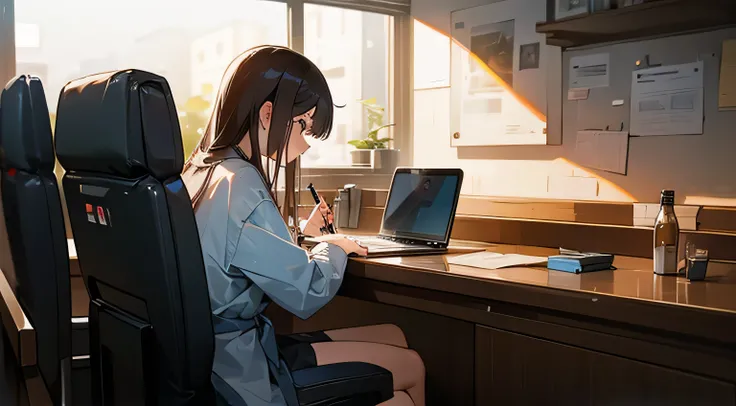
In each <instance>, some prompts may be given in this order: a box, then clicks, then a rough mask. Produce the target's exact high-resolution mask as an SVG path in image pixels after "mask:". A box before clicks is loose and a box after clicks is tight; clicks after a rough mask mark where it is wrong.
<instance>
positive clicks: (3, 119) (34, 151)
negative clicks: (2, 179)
mask: <svg viewBox="0 0 736 406" xmlns="http://www.w3.org/2000/svg"><path fill="white" fill-rule="evenodd" d="M54 159H55V158H54V146H53V140H52V136H51V120H50V118H49V108H48V106H47V105H46V94H45V93H44V91H43V85H42V84H41V80H40V79H39V78H37V77H35V76H29V75H20V76H17V77H15V78H14V79H12V80H11V81H10V82H8V84H7V85H6V86H5V89H3V91H2V95H0V166H1V167H2V168H4V169H10V168H14V169H21V170H24V171H28V172H31V173H35V172H38V171H53V170H54V164H55V160H54Z"/></svg>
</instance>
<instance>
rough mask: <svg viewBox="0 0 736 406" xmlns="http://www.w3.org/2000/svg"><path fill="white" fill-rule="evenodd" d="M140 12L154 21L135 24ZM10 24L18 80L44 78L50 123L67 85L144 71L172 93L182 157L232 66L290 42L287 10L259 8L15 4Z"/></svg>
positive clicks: (78, 0) (78, 1)
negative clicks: (264, 47)
mask: <svg viewBox="0 0 736 406" xmlns="http://www.w3.org/2000/svg"><path fill="white" fill-rule="evenodd" d="M139 10H146V13H147V14H148V15H155V16H156V18H140V15H139ZM15 17H16V69H17V72H18V73H19V74H21V73H32V74H36V75H38V76H39V77H41V80H42V81H43V83H44V87H45V90H46V98H47V102H48V105H49V111H50V112H51V115H52V119H53V117H54V115H55V112H56V104H57V100H58V97H59V92H60V90H61V88H62V87H63V86H64V85H65V84H66V83H67V82H68V81H70V80H73V79H76V78H79V77H81V76H84V75H88V74H92V73H98V72H103V71H108V70H117V69H126V68H137V69H142V70H148V71H151V72H153V73H157V74H160V75H162V76H165V77H166V79H167V80H168V81H169V84H170V85H171V88H172V91H173V94H174V98H175V101H176V106H177V109H178V113H179V118H180V121H181V125H182V136H183V138H184V146H185V154H187V155H188V154H189V153H190V152H191V150H192V149H193V148H194V145H195V144H196V142H197V140H198V139H199V137H200V130H201V129H202V128H203V127H204V125H205V122H206V120H207V117H208V114H209V110H210V108H211V105H212V102H213V101H214V100H213V99H214V95H215V92H216V91H217V89H218V87H219V84H220V80H221V77H222V75H223V73H224V72H225V69H226V67H227V65H228V64H229V63H230V61H231V60H232V59H233V58H235V56H237V54H239V53H240V52H242V51H245V50H246V49H248V48H251V47H253V46H256V45H260V44H273V45H284V46H286V45H288V42H289V41H288V38H287V36H288V29H287V7H286V4H285V3H276V2H270V1H262V0H212V1H210V2H208V3H207V4H206V5H204V6H202V7H197V6H195V5H193V4H192V3H190V2H182V1H180V0H156V1H148V0H127V1H126V2H125V7H120V4H119V3H116V2H100V1H98V0H65V1H58V0H36V1H16V2H15ZM131 21H134V22H135V23H134V24H131ZM70 22H73V23H70Z"/></svg>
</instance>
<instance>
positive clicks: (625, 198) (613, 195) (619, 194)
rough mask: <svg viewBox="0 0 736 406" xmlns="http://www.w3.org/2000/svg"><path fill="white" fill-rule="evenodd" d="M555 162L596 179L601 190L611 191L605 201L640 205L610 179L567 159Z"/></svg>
mask: <svg viewBox="0 0 736 406" xmlns="http://www.w3.org/2000/svg"><path fill="white" fill-rule="evenodd" d="M555 161H558V162H562V163H564V164H566V165H569V166H570V167H572V168H574V169H577V170H578V171H579V172H582V173H584V174H586V175H588V176H590V177H593V178H596V179H597V180H598V182H599V184H601V185H600V186H599V187H600V188H601V189H604V188H606V189H609V190H607V191H606V196H605V197H607V198H606V199H605V200H609V201H616V202H632V203H638V202H639V201H638V200H637V199H636V198H634V196H632V195H631V193H629V192H627V191H626V190H624V189H622V188H621V187H620V186H619V185H617V184H615V183H613V182H611V181H610V180H608V179H605V178H601V177H600V176H598V175H596V174H595V173H593V172H591V171H589V170H588V169H586V168H583V167H581V166H580V165H578V164H576V163H575V162H572V161H570V160H568V159H566V158H563V157H559V158H557V159H555Z"/></svg>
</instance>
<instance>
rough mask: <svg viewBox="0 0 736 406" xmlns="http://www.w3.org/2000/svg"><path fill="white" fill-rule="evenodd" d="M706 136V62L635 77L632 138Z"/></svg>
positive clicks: (643, 72) (641, 72) (662, 68)
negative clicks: (704, 86)
mask: <svg viewBox="0 0 736 406" xmlns="http://www.w3.org/2000/svg"><path fill="white" fill-rule="evenodd" d="M702 133H703V61H699V62H693V63H688V64H684V65H672V66H660V67H657V68H650V69H642V70H637V71H634V72H633V73H632V78H631V135H690V134H702Z"/></svg>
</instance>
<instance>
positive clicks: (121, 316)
mask: <svg viewBox="0 0 736 406" xmlns="http://www.w3.org/2000/svg"><path fill="white" fill-rule="evenodd" d="M56 152H57V156H58V158H59V162H61V164H62V166H63V167H64V169H65V170H66V174H65V175H64V178H63V181H62V184H63V187H64V195H65V197H66V203H67V210H68V213H69V219H70V221H71V226H72V232H73V234H74V240H75V243H76V248H77V256H78V258H79V265H80V270H81V272H82V276H83V278H84V281H85V284H86V286H87V290H88V292H89V295H90V300H91V303H90V316H89V317H90V356H91V365H92V368H93V370H92V375H93V381H92V386H93V394H92V396H93V403H94V404H95V405H100V406H105V405H133V404H134V405H171V406H176V405H194V404H196V405H200V404H211V403H210V401H209V400H210V397H211V396H212V385H211V382H210V376H211V373H212V361H213V356H214V334H213V329H212V320H211V311H210V301H209V294H208V289H207V280H206V277H205V272H204V264H203V260H202V251H201V248H200V243H199V235H198V232H197V225H196V222H195V218H194V211H193V210H192V208H191V201H190V199H189V194H188V193H187V191H186V188H185V186H184V183H183V182H182V180H181V177H180V173H181V170H182V167H183V161H184V152H183V149H182V140H181V130H180V128H179V124H178V120H177V113H176V108H175V106H174V100H173V98H172V95H171V89H170V87H169V84H168V82H167V81H166V79H164V78H163V77H160V76H157V75H154V74H151V73H148V72H143V71H136V70H126V71H118V72H109V73H102V74H98V75H93V76H88V77H85V78H82V79H79V80H76V81H73V82H70V83H69V84H67V85H66V86H65V87H64V89H62V91H61V95H60V96H59V105H58V109H57V118H56Z"/></svg>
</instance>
